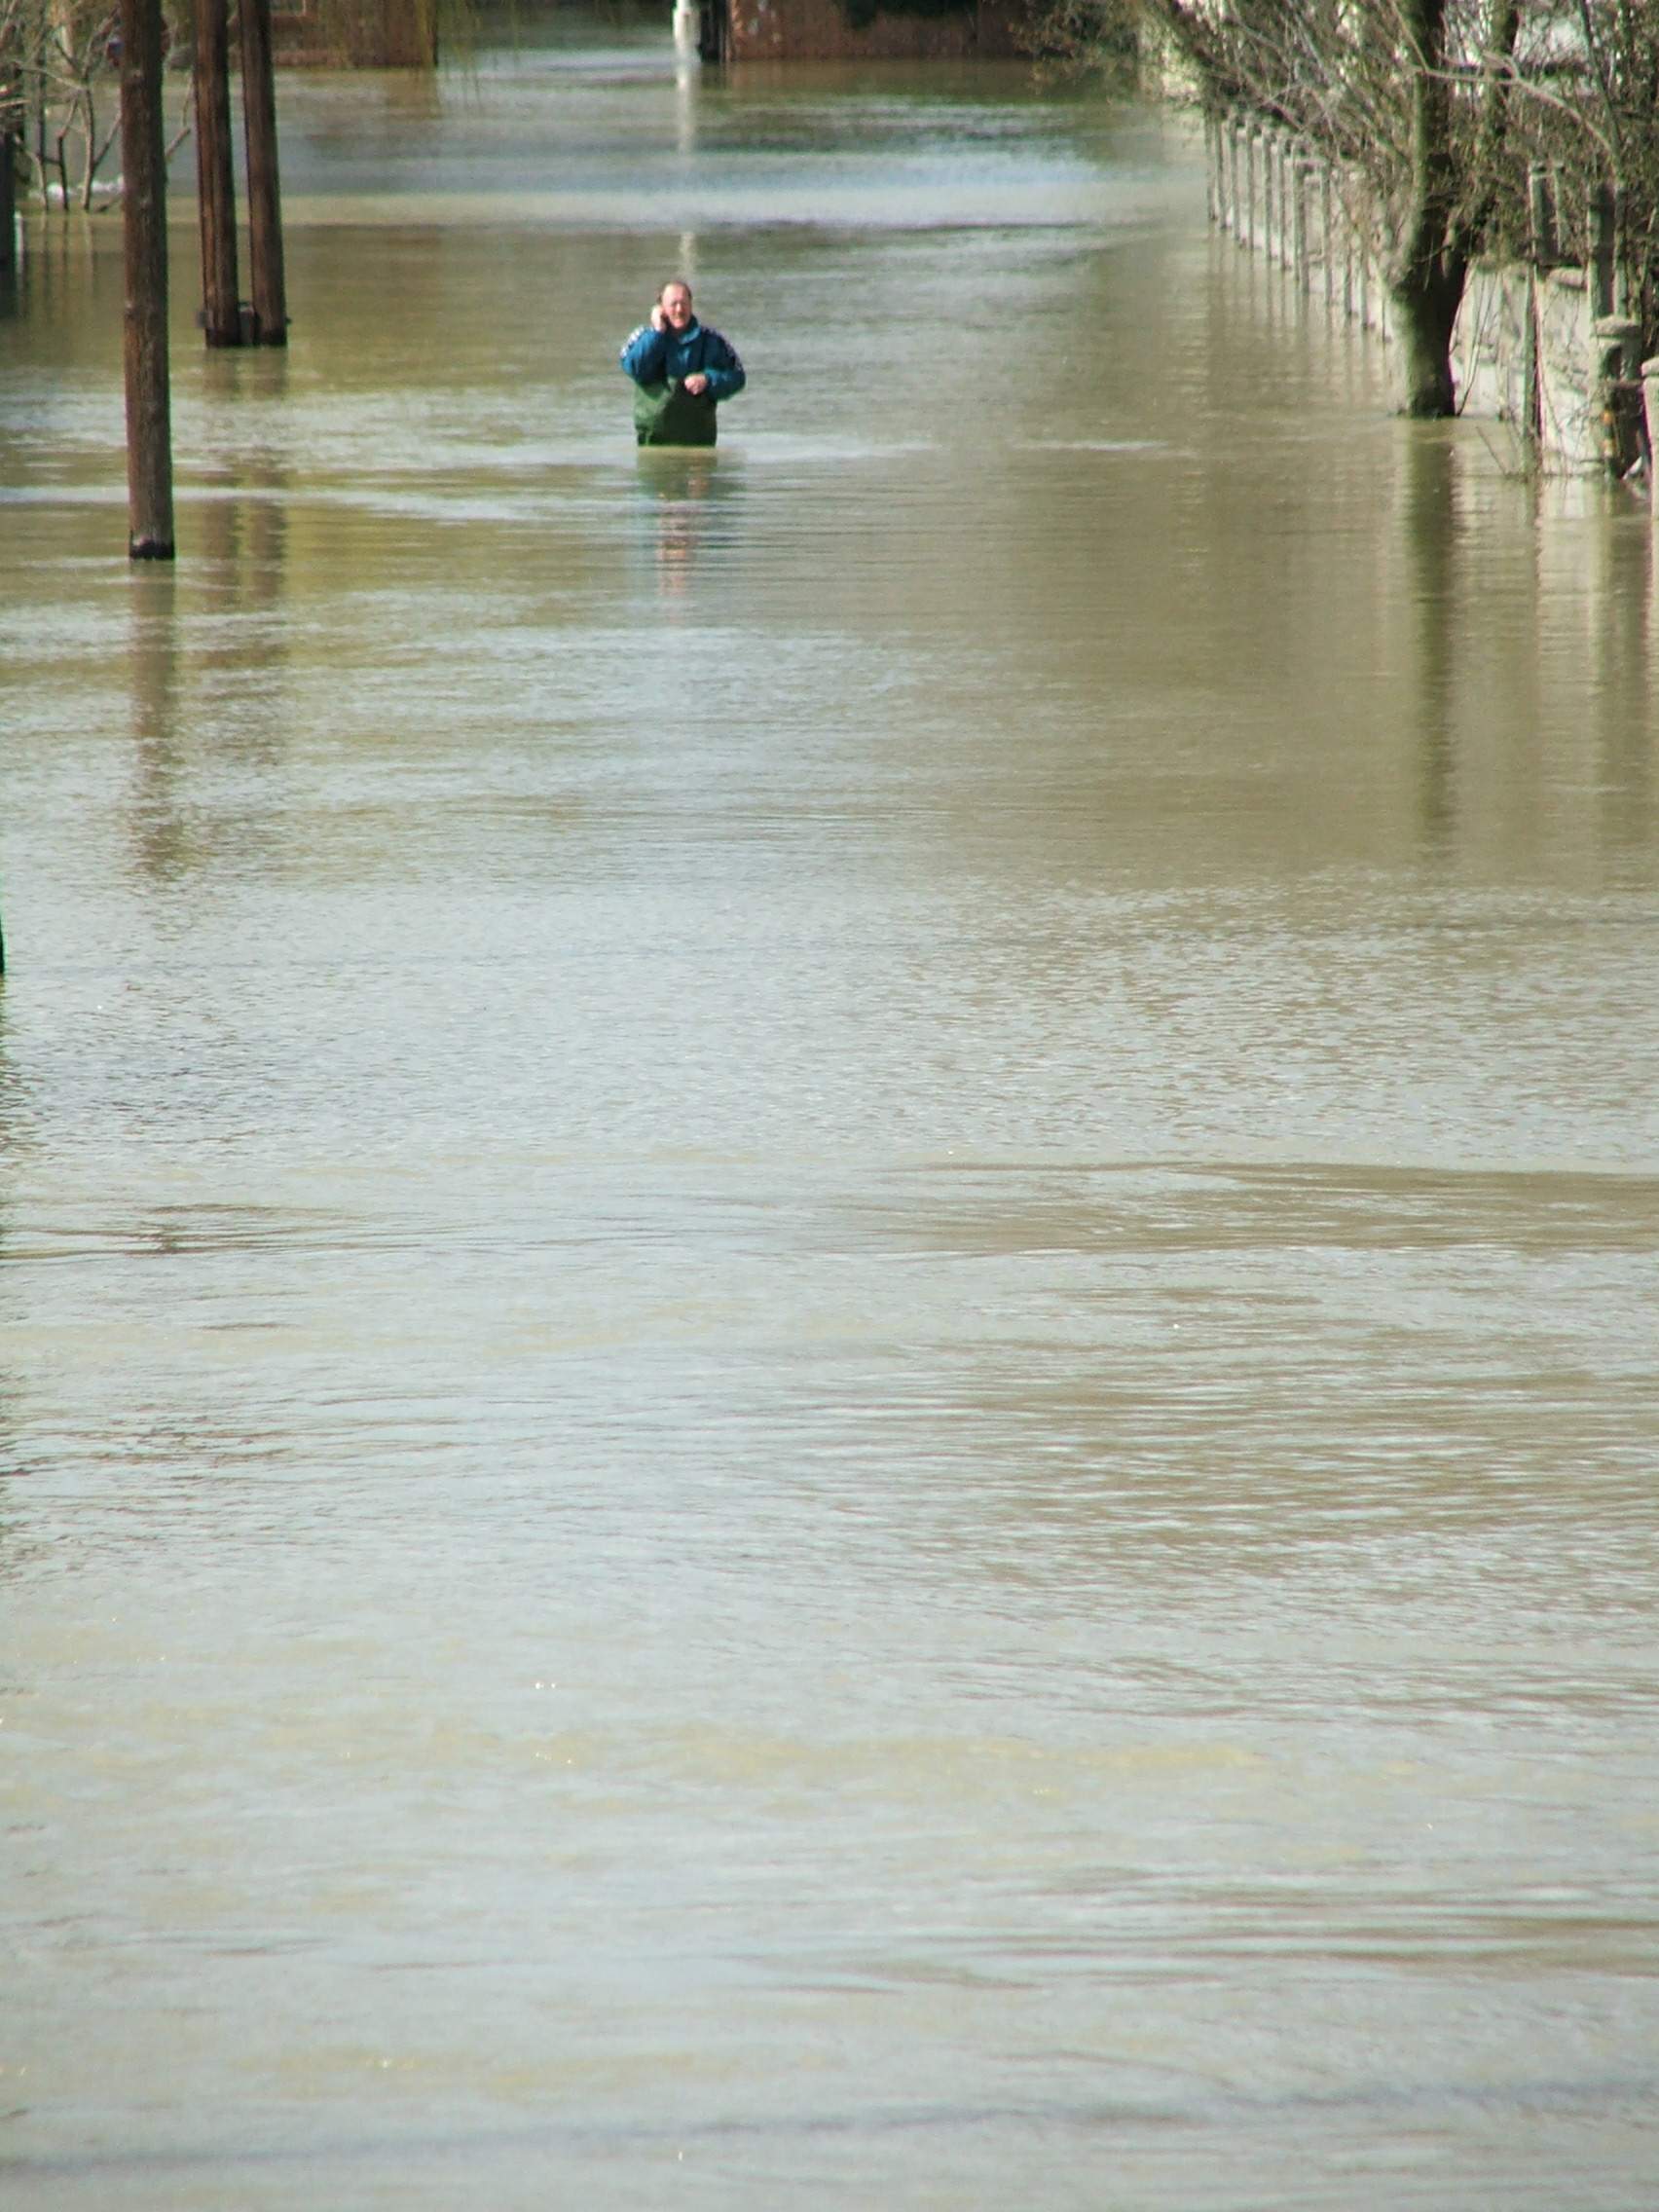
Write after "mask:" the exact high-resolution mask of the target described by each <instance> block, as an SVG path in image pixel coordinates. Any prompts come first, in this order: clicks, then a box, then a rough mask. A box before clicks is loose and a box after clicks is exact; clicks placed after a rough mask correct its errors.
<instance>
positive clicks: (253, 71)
mask: <svg viewBox="0 0 1659 2212" xmlns="http://www.w3.org/2000/svg"><path fill="white" fill-rule="evenodd" d="M241 57H242V129H244V130H245V131H246V133H247V231H248V239H247V246H248V264H249V271H250V275H251V278H252V290H253V327H254V336H255V338H256V339H257V340H258V342H259V344H260V345H261V346H286V345H287V343H288V291H287V283H286V280H285V278H284V276H283V272H282V188H281V183H280V179H279V177H278V174H277V166H276V69H275V65H274V63H273V60H272V53H271V0H241Z"/></svg>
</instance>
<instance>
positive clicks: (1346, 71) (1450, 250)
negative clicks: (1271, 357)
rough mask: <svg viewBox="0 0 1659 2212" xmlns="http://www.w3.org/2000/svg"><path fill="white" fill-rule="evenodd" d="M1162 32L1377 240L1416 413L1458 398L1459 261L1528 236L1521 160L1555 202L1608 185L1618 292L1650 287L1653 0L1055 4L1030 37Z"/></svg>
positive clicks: (1645, 317) (1658, 55)
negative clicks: (1554, 181)
mask: <svg viewBox="0 0 1659 2212" xmlns="http://www.w3.org/2000/svg"><path fill="white" fill-rule="evenodd" d="M1125 25H1128V26H1132V27H1134V28H1136V29H1138V30H1139V31H1140V32H1141V33H1142V34H1143V35H1144V34H1145V33H1147V32H1148V31H1149V30H1150V31H1151V32H1153V33H1155V34H1156V35H1157V36H1158V37H1159V38H1160V39H1161V42H1162V44H1163V45H1164V46H1165V47H1166V49H1167V50H1169V51H1170V52H1171V53H1172V54H1173V55H1174V56H1175V57H1176V59H1177V62H1178V64H1179V66H1180V68H1181V69H1182V71H1183V72H1184V74H1185V77H1186V79H1187V81H1188V82H1189V84H1190V85H1191V86H1192V88H1193V89H1194V91H1195V92H1196V94H1197V96H1198V98H1199V99H1200V100H1201V101H1202V102H1203V103H1204V105H1205V106H1206V107H1208V108H1209V109H1211V110H1212V111H1215V112H1223V111H1227V110H1233V111H1237V110H1240V109H1242V110H1244V111H1245V112H1247V113H1249V114H1251V115H1254V116H1258V117H1261V118H1264V119H1266V120H1268V121H1271V122H1272V123H1273V124H1275V125H1277V126H1279V127H1282V128H1284V129H1288V130H1290V131H1292V132H1294V133H1295V134H1296V135H1297V136H1298V137H1300V138H1301V139H1302V140H1303V141H1304V142H1305V143H1306V144H1307V145H1308V146H1309V149H1310V150H1312V151H1313V152H1316V153H1318V154H1320V155H1322V156H1324V157H1325V158H1326V159H1327V160H1328V161H1330V163H1331V164H1332V166H1334V168H1335V169H1336V171H1337V172H1338V174H1339V176H1340V177H1341V178H1343V179H1344V180H1345V189H1346V190H1347V191H1348V192H1349V193H1350V195H1351V197H1352V198H1353V200H1354V202H1355V203H1356V206H1355V209H1354V210H1353V211H1354V212H1356V213H1358V214H1359V215H1360V216H1361V219H1362V220H1365V221H1368V222H1369V223H1370V224H1371V225H1372V226H1373V227H1375V228H1376V229H1377V230H1378V231H1380V233H1381V240H1382V245H1383V267H1384V272H1385V276H1386V282H1387V286H1388V291H1389V297H1390V302H1391V305H1392V308H1393V317H1394V324H1395V328H1396V331H1397V334H1398V336H1399V338H1400V340H1401V346H1400V353H1399V362H1400V378H1401V402H1402V405H1403V407H1404V409H1405V411H1406V412H1407V413H1408V414H1412V415H1419V416H1437V415H1446V414H1449V413H1451V412H1452V410H1453V408H1454V406H1455V404H1456V394H1455V391H1454V388H1453V380H1452V369H1451V344H1452V334H1453V329H1454V326H1455V323H1456V314H1457V309H1458V305H1459V303H1460V301H1461V299H1462V296H1463V287H1464V284H1465V281H1466V279H1467V276H1468V271H1469V267H1470V264H1471V262H1472V261H1473V260H1474V259H1475V258H1476V257H1477V256H1478V255H1482V254H1488V253H1493V252H1494V251H1501V250H1504V249H1505V248H1508V249H1511V250H1513V249H1514V248H1516V247H1517V246H1518V245H1519V243H1520V241H1521V240H1522V239H1523V238H1524V237H1525V235H1526V229H1525V223H1526V179H1527V173H1528V166H1529V164H1530V163H1535V162H1539V161H1543V162H1546V163H1548V164H1549V165H1550V166H1552V167H1553V168H1554V169H1555V170H1556V171H1557V172H1558V173H1559V175H1560V176H1561V178H1562V181H1563V185H1564V204H1569V205H1570V207H1571V208H1572V209H1573V210H1574V217H1573V219H1574V221H1577V220H1578V219H1579V218H1578V216H1577V213H1576V211H1577V210H1579V209H1582V208H1583V207H1585V206H1586V205H1587V204H1588V203H1589V202H1590V200H1591V199H1592V198H1593V197H1594V194H1595V192H1596V190H1597V188H1598V187H1606V186H1611V187H1612V188H1613V190H1614V193H1615V195H1616V201H1617V205H1618V209H1619V232H1618V236H1619V256H1620V261H1621V265H1622V269H1623V275H1624V292H1625V298H1626V301H1627V304H1628V305H1629V308H1630V311H1631V313H1633V314H1635V315H1636V316H1638V317H1639V319H1640V320H1641V324H1642V327H1643V332H1644V335H1645V337H1646V338H1647V339H1648V340H1651V339H1652V338H1653V337H1654V335H1655V329H1654V313H1655V306H1656V299H1659V0H1063V4H1062V5H1060V6H1056V7H1055V8H1054V9H1053V10H1052V11H1051V13H1050V14H1049V15H1048V16H1046V17H1045V16H1038V17H1037V18H1036V19H1035V21H1034V23H1033V26H1032V32H1031V43H1032V44H1033V45H1034V46H1036V47H1037V48H1038V49H1039V50H1044V49H1048V50H1059V51H1063V52H1070V53H1072V54H1078V53H1081V52H1083V51H1084V50H1086V49H1087V48H1088V45H1089V44H1090V43H1091V41H1092V40H1094V39H1096V38H1098V39H1101V40H1102V41H1104V42H1107V43H1116V42H1118V41H1120V40H1121V38H1122V35H1123V32H1124V26H1125Z"/></svg>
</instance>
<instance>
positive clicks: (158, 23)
mask: <svg viewBox="0 0 1659 2212" xmlns="http://www.w3.org/2000/svg"><path fill="white" fill-rule="evenodd" d="M121 166H122V179H123V185H122V196H121V198H122V221H123V228H124V232H125V240H126V248H127V259H126V276H127V307H126V328H125V343H124V348H123V352H124V359H125V367H126V373H127V523H128V533H127V550H128V554H129V558H130V559H132V560H134V561H170V560H171V559H172V557H173V510H172V417H171V406H170V397H169V392H168V387H167V221H166V190H167V161H166V145H165V143H164V138H163V130H162V0H121Z"/></svg>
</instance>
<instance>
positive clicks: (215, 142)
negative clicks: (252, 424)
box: [196, 0, 242, 346]
mask: <svg viewBox="0 0 1659 2212" xmlns="http://www.w3.org/2000/svg"><path fill="white" fill-rule="evenodd" d="M196 198H197V206H198V208H199V210H200V214H201V222H202V328H203V332H204V333H205V335H206V339H207V343H208V345H209V346H240V344H241V338H242V331H241V293H240V289H239V287H238V284H237V184H236V173H235V166H234V164H233V161H232V157H231V39H230V23H229V19H228V12H227V0H196Z"/></svg>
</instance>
